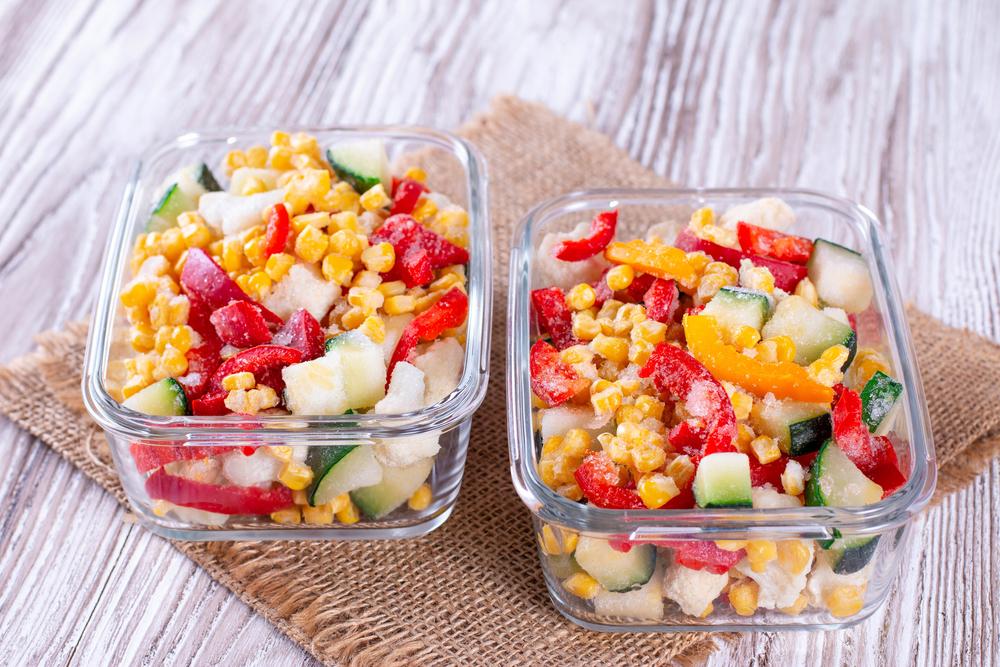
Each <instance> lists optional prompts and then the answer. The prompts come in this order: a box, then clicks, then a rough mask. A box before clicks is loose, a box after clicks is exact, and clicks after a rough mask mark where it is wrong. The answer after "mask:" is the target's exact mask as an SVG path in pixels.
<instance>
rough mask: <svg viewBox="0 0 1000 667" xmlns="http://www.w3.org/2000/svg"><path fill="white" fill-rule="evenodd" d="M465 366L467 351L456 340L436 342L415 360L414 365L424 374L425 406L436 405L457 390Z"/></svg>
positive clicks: (448, 339)
mask: <svg viewBox="0 0 1000 667" xmlns="http://www.w3.org/2000/svg"><path fill="white" fill-rule="evenodd" d="M464 364H465V350H464V349H463V348H462V344H461V343H459V342H458V341H457V340H455V339H454V338H442V339H441V340H438V341H435V342H434V343H433V344H431V346H430V347H428V348H427V351H426V352H424V353H423V354H421V355H420V356H419V357H417V358H416V359H414V360H413V365H414V366H416V367H417V368H419V369H420V370H422V371H423V372H424V384H425V385H426V386H425V388H424V405H434V404H435V403H437V402H438V401H441V400H443V399H444V397H445V396H447V395H448V394H450V393H451V392H452V391H454V390H455V387H457V386H458V381H459V379H461V377H462V366H463V365H464Z"/></svg>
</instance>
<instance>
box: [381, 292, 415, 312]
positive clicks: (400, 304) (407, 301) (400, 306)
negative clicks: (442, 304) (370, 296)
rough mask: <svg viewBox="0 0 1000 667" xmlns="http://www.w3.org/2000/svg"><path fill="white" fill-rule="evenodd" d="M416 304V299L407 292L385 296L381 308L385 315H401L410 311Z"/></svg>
mask: <svg viewBox="0 0 1000 667" xmlns="http://www.w3.org/2000/svg"><path fill="white" fill-rule="evenodd" d="M416 305H417V300H416V299H415V298H413V297H412V296H410V295H409V294H397V295H396V296H390V297H387V298H386V300H385V303H384V304H383V306H382V308H383V310H385V312H386V314H387V315H402V314H403V313H412V312H413V309H414V308H415V307H416Z"/></svg>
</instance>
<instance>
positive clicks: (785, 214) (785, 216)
mask: <svg viewBox="0 0 1000 667" xmlns="http://www.w3.org/2000/svg"><path fill="white" fill-rule="evenodd" d="M740 220H742V221H743V222H747V223H750V224H751V225H757V226H758V227H765V228H767V229H776V230H778V231H779V232H780V231H784V230H786V229H788V228H789V227H791V226H792V225H794V224H795V212H794V211H792V207H791V206H789V205H788V204H786V203H785V202H784V201H782V200H781V199H778V198H777V197H764V198H763V199H758V200H756V201H752V202H748V203H746V204H739V205H737V206H733V207H731V208H729V209H728V210H727V211H726V212H725V213H723V214H722V218H721V219H720V223H721V225H722V226H723V227H726V228H728V229H736V223H737V222H739V221H740Z"/></svg>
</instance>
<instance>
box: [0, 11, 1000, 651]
mask: <svg viewBox="0 0 1000 667" xmlns="http://www.w3.org/2000/svg"><path fill="white" fill-rule="evenodd" d="M998 23H1000V5H998V4H997V3H995V2H991V1H990V0H973V1H970V2H965V3H962V4H951V3H934V2H907V3H889V2H867V1H864V0H855V1H850V2H832V1H830V2H796V3H778V2H771V3H765V2H743V3H724V2H707V3H703V2H691V3H683V2H671V3H650V2H631V3H602V2H597V1H596V0H595V1H590V2H577V3H572V4H569V3H565V4H564V3H559V2H556V1H555V0H546V1H539V0H534V1H528V0H526V1H523V2H509V1H506V0H489V1H484V2H476V3H463V2H458V1H457V0H455V1H451V2H430V1H424V2H374V3H370V4H369V3H360V2H328V3H327V2H313V3H308V2H300V3H265V2H250V3H233V2H230V3H225V2H194V1H192V2H181V3H162V2H161V3H141V2H132V1H129V0H122V1H120V2H115V1H111V0H94V1H93V2H73V1H71V0H37V1H33V2H17V1H16V0H7V1H6V2H4V3H3V4H0V136H3V137H4V141H2V142H0V183H3V184H4V187H3V188H0V210H2V211H4V212H5V214H6V215H5V217H6V220H5V224H3V225H0V303H2V304H3V307H4V321H5V323H6V324H7V326H6V327H4V329H5V336H4V340H3V342H2V343H0V360H7V359H10V358H13V357H14V356H16V355H18V354H22V353H24V352H26V351H28V350H29V349H30V347H31V345H32V342H31V337H32V335H33V334H35V333H37V332H39V331H42V330H44V329H47V328H51V327H55V326H59V325H60V324H63V323H65V322H66V321H68V320H70V319H74V318H79V317H82V316H84V315H85V314H86V313H87V312H88V311H89V310H90V308H91V307H92V300H93V297H94V289H93V283H94V280H95V279H96V274H97V271H98V269H99V264H100V260H101V257H102V253H103V248H104V243H105V241H106V236H107V230H108V228H109V225H110V220H111V217H112V215H113V212H114V209H115V206H116V204H117V199H118V197H119V196H120V193H121V189H122V187H123V184H124V182H125V179H126V177H127V174H128V173H129V167H130V160H131V159H132V158H133V157H134V156H135V155H136V154H138V153H139V152H141V151H142V149H143V147H145V146H147V145H149V144H150V143H151V142H153V141H154V140H157V139H162V138H165V137H169V136H172V135H176V134H178V133H180V132H181V131H183V130H184V129H188V128H200V127H206V126H233V125H235V126H241V125H265V126H266V125H276V126H289V125H296V124H324V123H326V124H332V123H352V122H368V123H375V122H407V123H423V124H429V125H436V126H440V127H451V126H455V125H457V124H459V123H461V122H462V121H464V120H465V119H467V118H468V117H469V116H470V115H472V114H473V113H475V112H477V111H479V110H481V109H483V108H485V107H486V106H487V104H488V102H489V100H490V99H491V98H492V97H493V96H494V95H495V94H497V93H501V92H514V93H517V94H518V95H521V96H522V97H525V98H528V99H533V100H537V101H541V102H543V103H545V104H546V105H548V106H550V107H552V108H554V109H556V110H558V111H560V112H561V113H564V114H566V115H567V116H568V117H570V118H572V119H574V120H577V121H580V122H583V123H585V124H588V125H591V126H593V127H596V128H597V129H599V130H601V131H604V132H606V133H608V134H609V135H611V136H612V137H613V138H614V139H615V141H616V142H617V143H618V144H620V145H622V146H624V147H625V148H627V150H628V151H629V152H630V153H631V154H632V155H633V156H634V157H635V158H636V159H638V160H640V161H641V162H643V163H644V164H647V165H649V166H651V167H652V168H654V169H655V170H657V171H658V172H660V173H663V174H665V175H666V176H668V177H670V178H672V179H675V180H677V181H678V182H683V183H688V184H691V185H759V186H767V185H798V186H805V187H812V188H816V189H821V190H827V191H830V192H833V193H837V194H841V195H844V196H847V197H849V198H851V199H855V200H857V201H859V202H861V203H863V204H865V205H867V206H869V207H870V208H872V209H873V210H874V211H875V212H876V213H877V214H878V215H879V216H880V217H881V219H882V220H883V221H884V224H885V226H886V228H887V231H888V233H889V236H890V238H891V240H892V243H893V255H894V258H895V260H896V265H897V273H898V275H899V278H900V283H901V287H902V290H903V292H904V293H905V295H906V296H907V297H908V298H910V299H914V300H916V301H917V302H918V303H919V304H920V306H921V307H922V308H923V309H925V310H928V311H929V312H931V313H933V314H934V315H937V316H938V317H940V318H942V319H943V320H945V321H946V322H949V323H952V324H957V325H963V326H967V327H969V328H970V329H972V330H975V331H978V332H981V333H983V334H985V335H987V336H990V337H992V338H993V339H995V340H1000V282H998V280H997V276H998V275H1000V271H998V268H1000V267H998V264H1000V225H997V224H996V222H995V220H994V215H995V211H994V209H995V202H996V193H997V192H1000V114H998V113H997V112H996V105H997V102H998V101H1000V77H998V76H997V75H996V72H997V71H998V67H1000V41H998V40H996V39H995V36H994V30H995V26H996V25H997V24H998ZM0 443H2V447H3V450H2V451H3V452H4V453H5V455H6V459H7V460H8V462H9V465H7V466H5V467H4V469H3V471H2V472H0V507H2V510H3V511H2V519H0V581H2V582H3V584H0V626H2V631H0V664H58V663H72V664H112V663H114V664H140V663H141V664H161V663H167V664H189V663H197V664H260V665H265V664H266V665H279V664H280V665H284V664H289V665H297V664H311V659H310V658H309V656H308V655H307V654H306V653H305V652H303V651H302V650H300V649H299V648H298V647H296V646H295V645H294V644H292V643H291V642H290V641H289V640H287V639H286V638H284V637H283V636H282V635H280V634H279V633H278V632H277V631H276V630H275V629H274V628H273V627H271V626H270V625H269V624H267V623H266V622H265V621H263V620H261V619H260V618H258V617H256V616H255V615H254V614H252V613H251V612H250V611H249V610H248V608H247V607H246V606H245V605H243V604H242V603H241V602H239V601H238V600H236V599H235V598H234V597H233V596H232V595H231V594H229V593H228V591H226V590H225V589H222V588H220V587H219V586H217V585H216V584H214V583H213V582H212V581H211V579H209V577H208V576H207V575H206V574H204V573H203V572H201V571H199V570H198V569H197V568H195V567H194V566H192V565H191V564H190V563H189V562H188V561H187V560H186V559H184V558H183V557H182V556H180V555H179V554H178V553H176V552H175V551H174V550H173V549H172V548H171V547H170V546H169V545H168V544H167V543H165V542H164V541H162V540H159V539H156V538H153V537H150V536H149V535H148V534H147V533H145V532H144V531H142V530H141V529H139V528H137V527H135V526H134V525H132V524H130V523H127V522H126V521H125V520H124V519H125V515H124V514H123V512H122V511H121V510H119V509H118V507H117V505H116V504H115V503H114V502H113V501H112V500H111V499H110V498H109V497H107V496H106V495H105V494H104V493H103V492H102V491H101V490H99V489H98V488H97V487H96V485H93V484H91V483H90V482H88V481H86V480H84V479H83V478H82V477H81V476H80V475H79V474H77V473H76V472H75V471H74V470H73V469H72V468H71V466H69V465H68V464H67V463H65V462H63V461H61V460H60V459H59V458H58V457H57V456H56V455H54V454H53V453H51V452H49V451H48V450H46V449H45V448H44V446H42V445H41V444H40V443H37V442H33V441H32V440H31V438H29V437H27V436H25V435H24V434H23V433H20V432H19V431H17V430H16V429H14V428H13V427H12V426H11V425H10V424H8V423H6V422H5V423H2V424H0ZM998 502H1000V464H997V463H994V464H993V465H992V467H991V468H990V469H989V471H988V472H986V473H984V474H983V475H981V476H980V477H979V478H978V479H977V480H976V481H975V483H974V484H973V485H972V486H971V487H970V488H969V489H967V490H966V491H963V492H961V493H958V494H956V495H954V496H952V497H950V498H948V499H947V500H946V501H945V502H944V503H943V504H942V505H941V506H940V507H938V508H935V509H934V510H932V511H930V512H928V513H927V514H926V516H925V517H923V518H922V519H921V520H920V521H919V522H918V525H917V527H916V531H915V533H916V535H915V539H914V540H913V541H912V543H911V545H910V547H909V548H910V551H911V561H910V562H911V566H910V567H908V568H907V569H905V570H904V571H903V572H902V573H901V575H900V578H899V581H898V584H897V587H896V590H895V592H894V593H893V595H892V597H891V599H890V600H889V603H888V604H887V605H886V607H885V609H884V610H883V611H881V612H880V613H878V614H876V615H875V617H873V618H872V619H870V620H868V621H867V622H865V623H863V624H862V625H860V626H858V627H856V628H854V629H852V630H850V631H846V632H841V633H791V634H781V635H778V634H765V633H761V634H754V635H746V636H744V637H743V638H742V639H741V640H740V641H739V642H738V643H736V644H733V645H732V646H725V647H722V649H721V650H720V651H719V652H717V653H716V654H715V655H714V656H713V657H712V659H711V660H710V664H712V665H729V664H751V663H753V664H773V665H784V664H789V663H790V662H791V661H792V660H795V661H797V662H798V664H841V663H850V664H864V665H896V664H905V663H916V664H935V665H937V664H959V663H966V664H977V665H978V664H996V663H997V662H998V660H1000V648H998V646H997V642H998V639H997V638H998V634H1000V620H998V610H1000V600H998V595H1000V594H998V593H996V592H995V589H994V586H993V582H995V581H996V580H997V578H998V576H1000V572H998V569H1000V566H998V563H997V560H998V559H997V557H996V555H995V554H996V553H998V552H1000V518H998V517H997V516H994V515H993V513H992V508H993V507H994V506H995V505H996V504H997V503H998ZM525 520H527V518H526V519H525Z"/></svg>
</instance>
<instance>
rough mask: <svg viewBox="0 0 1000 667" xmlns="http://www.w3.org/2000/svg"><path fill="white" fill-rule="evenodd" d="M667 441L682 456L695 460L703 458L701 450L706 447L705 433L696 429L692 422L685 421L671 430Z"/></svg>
mask: <svg viewBox="0 0 1000 667" xmlns="http://www.w3.org/2000/svg"><path fill="white" fill-rule="evenodd" d="M667 440H669V441H670V444H671V446H673V448H674V449H675V450H677V451H679V452H680V453H682V454H687V455H688V456H690V457H692V458H695V457H699V458H700V457H701V449H702V447H704V446H705V431H704V430H703V429H700V428H696V427H695V426H694V425H693V424H692V423H691V422H690V421H688V420H686V419H685V420H684V421H682V422H681V423H679V424H677V426H674V427H673V428H672V429H670V433H669V434H667Z"/></svg>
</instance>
